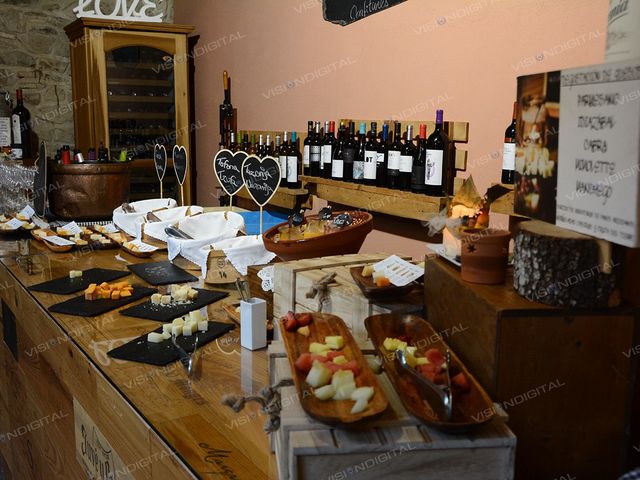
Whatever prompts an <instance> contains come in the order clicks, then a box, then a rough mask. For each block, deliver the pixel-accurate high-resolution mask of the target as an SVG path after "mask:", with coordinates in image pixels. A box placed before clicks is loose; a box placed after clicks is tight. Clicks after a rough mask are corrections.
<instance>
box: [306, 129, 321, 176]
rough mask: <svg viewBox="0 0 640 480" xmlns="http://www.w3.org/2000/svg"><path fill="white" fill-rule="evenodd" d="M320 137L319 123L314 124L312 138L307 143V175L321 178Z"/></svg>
mask: <svg viewBox="0 0 640 480" xmlns="http://www.w3.org/2000/svg"><path fill="white" fill-rule="evenodd" d="M321 169H322V137H321V136H320V122H316V123H315V128H314V133H313V137H312V138H311V141H310V142H309V175H311V176H312V177H320V176H322V175H321V174H322V172H321Z"/></svg>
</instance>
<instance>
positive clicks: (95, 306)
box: [49, 285, 157, 317]
mask: <svg viewBox="0 0 640 480" xmlns="http://www.w3.org/2000/svg"><path fill="white" fill-rule="evenodd" d="M156 292H157V290H156V289H155V288H147V287H141V286H138V285H134V286H133V293H132V294H131V296H130V297H124V298H121V299H119V300H111V299H109V300H106V299H101V300H85V298H84V295H79V296H77V297H73V298H72V299H70V300H66V301H64V302H60V303H56V304H55V305H51V306H50V307H49V311H50V312H56V313H64V314H66V315H74V316H76V317H97V316H98V315H102V314H103V313H107V312H110V311H111V310H115V309H116V308H119V307H123V306H125V305H127V304H129V303H131V302H134V301H136V300H140V299H141V298H144V297H148V296H149V295H151V294H152V293H156Z"/></svg>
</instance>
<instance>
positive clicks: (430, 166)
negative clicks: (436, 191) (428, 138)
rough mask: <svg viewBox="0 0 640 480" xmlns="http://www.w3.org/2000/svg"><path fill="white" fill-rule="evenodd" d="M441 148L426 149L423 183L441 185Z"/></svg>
mask: <svg viewBox="0 0 640 480" xmlns="http://www.w3.org/2000/svg"><path fill="white" fill-rule="evenodd" d="M443 157H444V152H443V151H442V150H427V158H426V160H425V167H424V183H425V184H426V185H435V186H440V185H442V160H443Z"/></svg>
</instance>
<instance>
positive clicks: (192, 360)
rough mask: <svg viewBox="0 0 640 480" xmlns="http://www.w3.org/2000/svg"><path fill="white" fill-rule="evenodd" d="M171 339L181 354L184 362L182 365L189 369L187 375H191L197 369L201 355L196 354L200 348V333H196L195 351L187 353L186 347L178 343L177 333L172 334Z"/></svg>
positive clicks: (181, 360) (181, 361) (181, 359)
mask: <svg viewBox="0 0 640 480" xmlns="http://www.w3.org/2000/svg"><path fill="white" fill-rule="evenodd" d="M171 341H172V342H173V346H174V347H176V349H177V350H178V353H179V354H180V363H182V366H183V367H184V368H185V370H186V371H187V376H188V377H190V376H191V374H192V373H194V372H195V371H196V370H197V364H198V359H199V357H200V356H199V355H196V351H197V350H198V335H196V341H195V343H194V344H193V351H192V352H191V353H187V351H186V350H185V349H184V348H182V347H181V346H180V345H178V342H176V336H175V335H171Z"/></svg>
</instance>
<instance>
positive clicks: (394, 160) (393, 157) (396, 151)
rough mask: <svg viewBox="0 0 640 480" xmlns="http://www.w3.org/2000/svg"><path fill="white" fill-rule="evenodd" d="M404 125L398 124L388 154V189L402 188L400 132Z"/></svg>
mask: <svg viewBox="0 0 640 480" xmlns="http://www.w3.org/2000/svg"><path fill="white" fill-rule="evenodd" d="M401 129H402V124H401V123H400V122H398V123H396V126H395V128H394V133H393V143H392V144H391V146H390V147H389V152H388V153H387V187H389V188H393V189H394V190H398V189H399V188H400V154H401V152H402V148H403V145H402V139H401V134H400V132H401V131H402V130H401Z"/></svg>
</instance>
